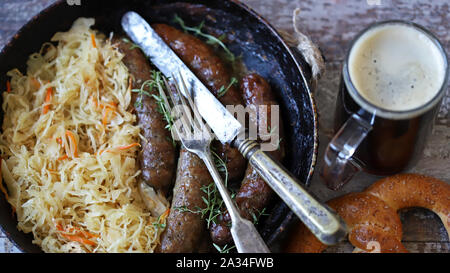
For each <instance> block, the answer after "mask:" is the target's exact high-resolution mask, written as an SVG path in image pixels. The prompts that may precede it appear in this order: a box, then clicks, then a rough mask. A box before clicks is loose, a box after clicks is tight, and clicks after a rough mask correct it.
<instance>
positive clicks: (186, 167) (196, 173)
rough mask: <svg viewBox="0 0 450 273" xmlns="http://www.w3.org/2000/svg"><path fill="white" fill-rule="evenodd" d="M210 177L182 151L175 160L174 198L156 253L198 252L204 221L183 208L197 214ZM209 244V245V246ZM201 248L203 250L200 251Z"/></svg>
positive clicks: (197, 161) (198, 161)
mask: <svg viewBox="0 0 450 273" xmlns="http://www.w3.org/2000/svg"><path fill="white" fill-rule="evenodd" d="M212 181H213V180H212V178H211V176H210V174H209V172H208V169H207V168H206V166H205V164H204V163H203V161H202V160H201V159H200V158H199V157H198V156H197V155H195V154H193V153H190V152H188V151H187V150H185V149H182V150H181V153H180V158H179V159H178V168H177V178H176V182H175V187H174V189H173V192H174V195H173V200H172V205H171V209H170V213H169V216H168V218H167V226H166V229H165V230H164V233H163V234H162V235H161V245H160V246H159V247H158V249H157V251H158V252H162V253H175V252H176V253H188V252H201V251H203V249H204V241H205V238H206V237H207V236H208V232H207V230H206V224H205V221H204V220H203V219H202V216H201V215H200V214H199V213H192V212H188V211H185V210H182V208H187V209H190V210H192V211H196V210H197V209H198V208H204V207H205V206H206V204H205V203H204V202H203V200H202V197H204V196H205V193H204V192H203V191H202V190H201V188H202V187H203V186H207V185H209V184H210V183H212ZM209 245H211V244H209ZM202 248H203V249H202Z"/></svg>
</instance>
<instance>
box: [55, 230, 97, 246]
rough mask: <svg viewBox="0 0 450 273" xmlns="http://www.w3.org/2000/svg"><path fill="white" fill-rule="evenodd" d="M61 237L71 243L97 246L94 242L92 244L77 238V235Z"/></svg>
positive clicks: (63, 234) (89, 241) (62, 234)
mask: <svg viewBox="0 0 450 273" xmlns="http://www.w3.org/2000/svg"><path fill="white" fill-rule="evenodd" d="M61 236H63V237H64V238H66V239H68V240H70V241H73V242H78V243H82V244H85V245H91V246H95V245H97V244H96V243H95V242H92V241H91V240H88V239H85V238H81V237H80V236H77V235H69V234H65V233H61Z"/></svg>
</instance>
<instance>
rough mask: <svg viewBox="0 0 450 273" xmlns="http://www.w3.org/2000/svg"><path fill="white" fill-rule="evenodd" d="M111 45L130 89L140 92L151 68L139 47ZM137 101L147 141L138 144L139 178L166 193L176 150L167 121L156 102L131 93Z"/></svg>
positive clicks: (119, 44)
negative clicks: (129, 79) (120, 56)
mask: <svg viewBox="0 0 450 273" xmlns="http://www.w3.org/2000/svg"><path fill="white" fill-rule="evenodd" d="M114 44H117V45H118V48H119V50H120V51H121V52H122V53H123V54H124V57H123V59H122V61H123V63H124V64H125V66H126V67H127V68H128V71H129V73H130V74H131V76H132V78H133V82H132V88H133V89H140V88H141V86H142V84H143V83H144V82H145V81H147V80H149V79H151V67H150V64H149V62H148V60H147V58H146V57H145V55H144V54H143V53H142V52H141V50H140V49H139V48H134V49H131V45H130V44H129V43H127V42H125V41H124V40H123V39H122V38H117V39H115V40H114ZM149 92H150V93H151V92H156V90H150V91H149ZM155 94H156V93H155ZM136 100H140V101H141V102H142V103H141V104H140V105H139V106H136V107H135V110H136V117H137V123H138V124H139V126H140V128H141V135H142V136H143V137H144V138H145V139H146V140H147V141H141V146H142V149H141V151H140V153H139V157H138V160H139V164H140V169H141V172H142V178H143V180H144V181H145V182H146V183H147V184H148V185H150V186H152V187H153V188H154V189H155V190H158V191H162V192H163V193H167V192H168V190H169V189H170V186H171V185H172V182H173V175H174V172H175V159H176V154H175V152H176V151H175V147H174V146H173V144H172V142H171V140H170V139H171V135H170V132H169V130H167V129H166V128H165V126H166V121H165V120H164V118H163V116H162V114H160V113H159V112H158V105H157V103H156V100H155V99H154V98H152V97H149V96H146V95H144V96H140V95H138V94H137V93H132V100H131V101H132V103H133V104H134V103H135V102H136Z"/></svg>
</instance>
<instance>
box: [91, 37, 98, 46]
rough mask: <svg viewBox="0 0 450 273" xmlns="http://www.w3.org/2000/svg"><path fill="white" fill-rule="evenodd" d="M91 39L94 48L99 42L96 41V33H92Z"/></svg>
mask: <svg viewBox="0 0 450 273" xmlns="http://www.w3.org/2000/svg"><path fill="white" fill-rule="evenodd" d="M91 40H92V46H93V47H94V48H97V43H96V42H95V35H94V33H91Z"/></svg>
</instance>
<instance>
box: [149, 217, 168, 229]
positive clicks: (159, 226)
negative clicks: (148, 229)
mask: <svg viewBox="0 0 450 273" xmlns="http://www.w3.org/2000/svg"><path fill="white" fill-rule="evenodd" d="M161 216H162V215H160V216H158V219H157V220H156V221H155V222H153V223H152V225H153V226H154V227H155V228H156V229H165V228H166V224H165V223H161Z"/></svg>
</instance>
